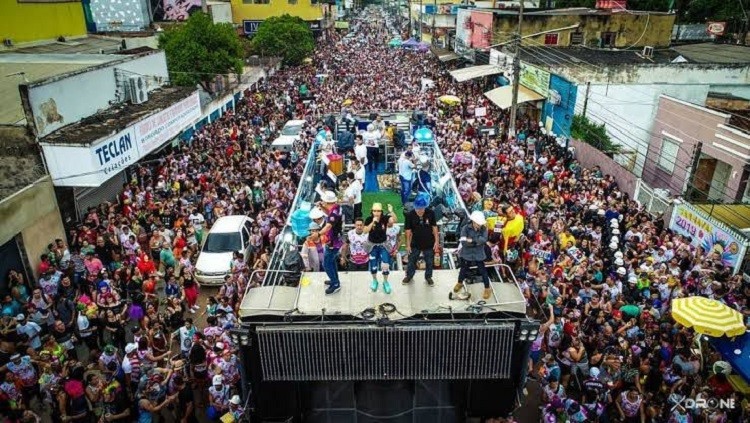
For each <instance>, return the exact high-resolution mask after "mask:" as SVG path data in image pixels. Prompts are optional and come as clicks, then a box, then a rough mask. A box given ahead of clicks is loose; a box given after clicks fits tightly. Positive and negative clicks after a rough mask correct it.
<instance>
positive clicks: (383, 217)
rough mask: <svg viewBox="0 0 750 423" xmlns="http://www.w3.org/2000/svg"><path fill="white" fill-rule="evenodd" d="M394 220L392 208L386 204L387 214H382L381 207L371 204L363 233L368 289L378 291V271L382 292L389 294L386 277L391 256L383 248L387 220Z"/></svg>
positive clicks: (389, 288)
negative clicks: (370, 278)
mask: <svg viewBox="0 0 750 423" xmlns="http://www.w3.org/2000/svg"><path fill="white" fill-rule="evenodd" d="M392 219H393V220H396V219H398V218H397V217H396V214H395V213H394V212H393V206H392V205H390V204H388V213H385V214H384V213H383V205H382V204H380V203H373V205H372V209H371V211H370V216H368V217H367V219H366V220H365V222H364V232H365V233H366V234H367V247H366V248H367V249H369V267H370V275H372V282H371V283H370V289H371V290H372V291H373V292H376V291H377V290H378V270H380V272H381V273H382V274H383V291H384V292H385V293H386V294H390V293H391V285H390V283H388V275H389V274H390V270H391V254H390V253H389V251H388V249H387V248H386V247H385V242H386V241H387V240H388V236H387V234H386V230H387V227H388V222H389V220H392Z"/></svg>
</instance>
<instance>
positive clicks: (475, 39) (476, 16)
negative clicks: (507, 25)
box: [470, 9, 494, 49]
mask: <svg viewBox="0 0 750 423" xmlns="http://www.w3.org/2000/svg"><path fill="white" fill-rule="evenodd" d="M493 16H494V15H493V14H492V12H486V11H480V10H476V9H474V10H472V11H471V35H470V37H471V46H472V47H473V48H478V49H484V48H488V47H489V46H490V45H492V39H493V37H492V18H493Z"/></svg>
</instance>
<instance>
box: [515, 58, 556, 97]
mask: <svg viewBox="0 0 750 423" xmlns="http://www.w3.org/2000/svg"><path fill="white" fill-rule="evenodd" d="M549 80H550V74H549V72H546V71H543V70H541V69H539V68H537V67H536V66H531V65H527V64H525V63H521V79H520V81H519V82H520V83H521V85H523V86H524V87H526V88H528V89H530V90H533V91H536V92H537V93H539V94H540V95H542V96H543V97H548V96H549Z"/></svg>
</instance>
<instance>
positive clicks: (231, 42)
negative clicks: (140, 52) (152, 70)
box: [159, 12, 243, 94]
mask: <svg viewBox="0 0 750 423" xmlns="http://www.w3.org/2000/svg"><path fill="white" fill-rule="evenodd" d="M159 48H161V49H163V50H164V53H165V54H166V55H167V66H168V68H169V78H170V80H171V81H172V83H173V84H175V85H184V86H191V85H196V84H200V86H201V87H203V89H204V90H206V91H207V92H209V93H211V94H213V89H212V87H211V82H213V81H214V80H215V79H216V76H217V75H224V74H227V73H236V74H241V73H242V56H243V51H242V44H241V43H240V39H239V37H237V33H236V32H235V30H234V28H233V27H232V25H231V24H228V23H222V24H215V23H213V22H212V21H211V18H210V17H209V16H208V15H206V14H205V13H201V12H196V13H193V14H192V15H191V16H190V18H189V19H188V20H187V21H186V22H185V24H183V25H175V26H173V27H171V28H169V29H167V30H166V31H165V32H164V33H163V34H162V35H161V37H159Z"/></svg>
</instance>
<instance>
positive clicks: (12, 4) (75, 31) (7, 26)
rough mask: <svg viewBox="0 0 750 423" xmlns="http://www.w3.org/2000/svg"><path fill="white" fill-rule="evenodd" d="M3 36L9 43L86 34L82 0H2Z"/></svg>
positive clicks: (0, 34) (4, 40) (0, 12)
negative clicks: (51, 0)
mask: <svg viewBox="0 0 750 423" xmlns="http://www.w3.org/2000/svg"><path fill="white" fill-rule="evenodd" d="M0 22H2V23H3V24H2V25H0V40H2V41H3V42H4V43H9V44H20V43H28V42H32V41H40V40H52V39H57V38H59V37H66V38H67V37H75V36H81V35H85V34H86V20H85V18H84V12H83V6H82V5H81V1H80V0H57V1H55V2H43V1H31V0H0Z"/></svg>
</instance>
